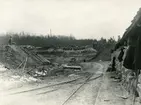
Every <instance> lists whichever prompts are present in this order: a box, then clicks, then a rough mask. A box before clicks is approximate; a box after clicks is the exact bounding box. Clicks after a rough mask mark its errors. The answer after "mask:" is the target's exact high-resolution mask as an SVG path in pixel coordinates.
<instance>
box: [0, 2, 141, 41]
mask: <svg viewBox="0 0 141 105" xmlns="http://www.w3.org/2000/svg"><path fill="white" fill-rule="evenodd" d="M140 7H141V0H0V33H1V34H3V33H6V32H23V31H24V32H28V33H36V34H44V35H46V34H49V33H50V29H51V33H52V34H54V35H73V36H75V37H76V38H77V39H88V38H93V39H99V38H101V37H104V38H109V37H113V36H114V37H115V38H117V36H118V35H120V36H122V35H123V33H124V32H125V30H126V28H127V27H128V26H129V25H130V24H131V20H132V19H133V17H134V16H135V15H136V13H137V11H138V10H139V8H140Z"/></svg>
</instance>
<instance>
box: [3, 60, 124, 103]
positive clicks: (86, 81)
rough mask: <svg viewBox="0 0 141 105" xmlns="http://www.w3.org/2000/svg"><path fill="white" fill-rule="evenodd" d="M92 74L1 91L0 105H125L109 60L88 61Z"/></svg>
mask: <svg viewBox="0 0 141 105" xmlns="http://www.w3.org/2000/svg"><path fill="white" fill-rule="evenodd" d="M84 65H85V66H89V67H90V68H88V69H86V71H87V72H89V73H90V75H88V76H86V77H82V78H77V79H74V80H70V81H69V82H64V81H63V82H61V83H56V84H51V85H45V84H40V88H39V87H33V86H32V87H30V86H27V87H26V88H24V87H21V88H18V89H12V90H7V91H3V92H1V93H0V97H1V98H0V105H125V104H126V103H125V100H124V99H122V98H120V97H117V95H114V94H118V95H120V94H122V93H120V90H118V89H119V88H118V85H117V83H112V82H111V81H109V79H108V76H106V74H105V70H106V68H107V63H104V62H101V63H94V62H91V63H85V64H84Z"/></svg>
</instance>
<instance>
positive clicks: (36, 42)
mask: <svg viewBox="0 0 141 105" xmlns="http://www.w3.org/2000/svg"><path fill="white" fill-rule="evenodd" d="M10 36H12V41H13V42H14V43H15V44H16V45H32V46H36V47H69V46H71V47H72V46H79V47H81V46H88V45H90V46H92V47H93V48H95V49H97V50H101V49H103V48H105V47H106V46H111V45H114V44H115V43H116V41H115V39H114V38H110V39H105V38H101V39H100V40H97V39H76V38H75V37H74V36H63V35H58V36H55V35H32V34H29V33H24V32H22V33H7V34H6V35H1V36H0V44H8V40H9V39H10Z"/></svg>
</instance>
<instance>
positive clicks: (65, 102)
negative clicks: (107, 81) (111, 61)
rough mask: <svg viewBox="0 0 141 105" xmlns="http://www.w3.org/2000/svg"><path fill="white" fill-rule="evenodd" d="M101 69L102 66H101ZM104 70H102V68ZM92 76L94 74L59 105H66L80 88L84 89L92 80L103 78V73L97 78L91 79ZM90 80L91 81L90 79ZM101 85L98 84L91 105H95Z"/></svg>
mask: <svg viewBox="0 0 141 105" xmlns="http://www.w3.org/2000/svg"><path fill="white" fill-rule="evenodd" d="M101 67H102V66H101ZM103 69H104V68H103ZM94 74H95V73H93V74H90V75H89V76H88V77H87V79H86V80H85V81H84V82H83V83H82V84H81V85H80V86H79V87H78V88H77V89H76V90H75V91H74V92H73V93H72V94H71V95H70V96H69V97H68V98H67V99H66V100H65V101H64V102H63V103H62V104H61V105H66V104H67V103H68V102H69V101H70V100H71V98H72V97H73V96H75V95H76V94H77V92H78V91H79V90H80V89H81V88H82V87H84V86H85V85H86V84H87V83H88V82H90V81H92V80H96V79H98V78H100V77H103V76H104V73H102V74H101V75H99V76H97V77H94V78H92V77H93V76H94ZM91 78H92V79H91ZM101 84H102V83H100V86H99V88H98V90H97V93H96V98H95V101H94V104H93V105H95V103H96V99H97V97H98V96H99V91H100V88H101ZM74 98H76V97H74Z"/></svg>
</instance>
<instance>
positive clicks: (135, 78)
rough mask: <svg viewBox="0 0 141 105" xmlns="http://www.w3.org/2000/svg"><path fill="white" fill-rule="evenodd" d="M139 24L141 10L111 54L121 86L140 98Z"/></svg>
mask: <svg viewBox="0 0 141 105" xmlns="http://www.w3.org/2000/svg"><path fill="white" fill-rule="evenodd" d="M140 24H141V8H140V9H139V11H138V12H137V15H136V16H135V17H134V19H133V20H132V23H131V25H130V26H129V27H128V28H127V29H126V31H125V33H124V34H123V37H122V38H121V40H119V41H118V43H117V44H116V46H115V48H114V53H113V54H112V55H113V56H114V57H115V58H116V59H115V62H116V64H115V68H116V73H117V76H118V77H119V78H120V79H121V81H122V84H123V85H124V87H125V88H126V90H127V91H128V92H129V93H130V94H136V93H137V94H138V95H139V97H141V74H140V73H141V71H140V65H141V62H140V51H141V46H140V42H141V41H140V39H141V37H140V32H141V31H140V30H141V25H140ZM125 46H126V47H125ZM121 51H123V52H124V55H123V56H122V58H121V59H119V57H120V53H121ZM115 53H116V54H115ZM113 56H112V59H113ZM138 95H137V96H138Z"/></svg>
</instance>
